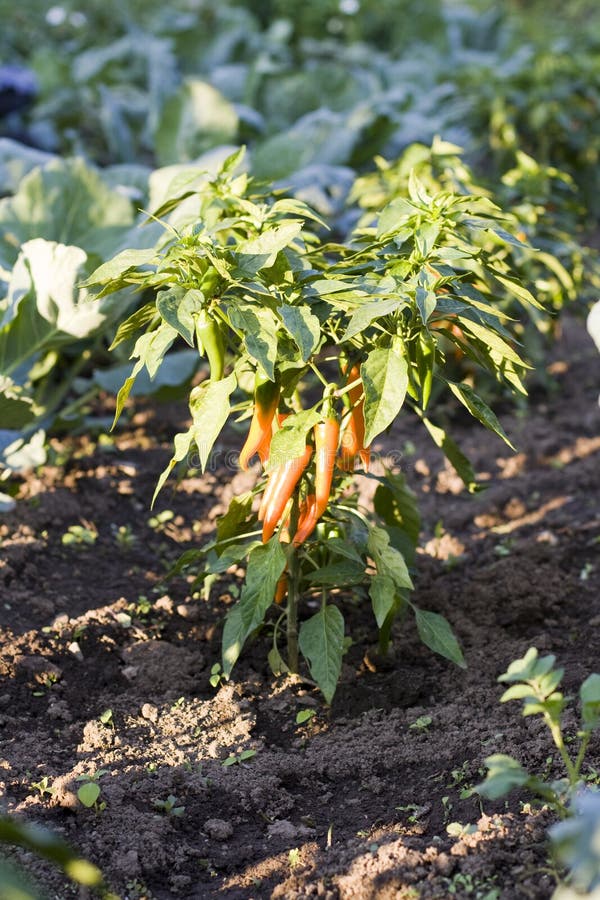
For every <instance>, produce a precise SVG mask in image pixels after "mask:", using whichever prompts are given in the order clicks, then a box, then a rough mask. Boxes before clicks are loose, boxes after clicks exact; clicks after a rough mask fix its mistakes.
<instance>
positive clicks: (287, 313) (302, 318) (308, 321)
mask: <svg viewBox="0 0 600 900" xmlns="http://www.w3.org/2000/svg"><path fill="white" fill-rule="evenodd" d="M277 312H278V313H279V314H280V316H281V318H282V319H283V324H284V325H285V327H286V328H287V330H288V331H289V333H290V335H291V336H292V338H293V339H294V341H295V342H296V344H297V346H298V349H299V350H300V355H301V357H302V361H303V362H307V361H308V360H309V359H310V357H311V355H312V353H313V352H314V350H315V349H316V347H317V345H318V343H319V340H320V337H321V323H320V322H319V320H318V318H317V317H316V316H314V315H313V314H312V313H311V312H310V310H309V308H308V307H307V306H288V305H287V304H284V305H283V306H280V307H279V308H278V310H277Z"/></svg>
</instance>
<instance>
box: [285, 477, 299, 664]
mask: <svg viewBox="0 0 600 900" xmlns="http://www.w3.org/2000/svg"><path fill="white" fill-rule="evenodd" d="M297 530H298V494H297V493H295V494H294V496H293V497H292V508H291V510H290V534H291V535H292V536H293V535H295V534H296V531H297ZM299 599H300V560H299V558H298V550H297V549H296V547H294V545H293V543H292V544H290V547H289V556H288V601H287V651H288V668H289V670H290V672H293V673H294V674H296V673H297V672H298V602H299Z"/></svg>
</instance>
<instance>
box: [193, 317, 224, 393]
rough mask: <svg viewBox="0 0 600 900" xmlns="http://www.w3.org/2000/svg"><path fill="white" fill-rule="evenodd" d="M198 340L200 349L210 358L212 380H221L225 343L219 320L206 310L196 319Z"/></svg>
mask: <svg viewBox="0 0 600 900" xmlns="http://www.w3.org/2000/svg"><path fill="white" fill-rule="evenodd" d="M196 340H197V342H198V349H199V350H200V352H201V353H202V352H204V353H205V354H206V358H207V359H208V364H209V366H210V380H211V381H220V380H221V378H222V377H223V371H224V368H225V345H224V343H223V335H222V334H221V329H220V328H219V324H218V322H216V321H215V319H213V318H211V317H210V316H209V315H208V313H207V312H206V310H202V312H201V313H200V314H199V315H198V317H197V319H196Z"/></svg>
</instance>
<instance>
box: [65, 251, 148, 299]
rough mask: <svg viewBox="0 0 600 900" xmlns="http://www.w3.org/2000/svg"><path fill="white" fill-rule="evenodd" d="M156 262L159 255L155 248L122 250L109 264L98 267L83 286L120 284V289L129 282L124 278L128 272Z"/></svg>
mask: <svg viewBox="0 0 600 900" xmlns="http://www.w3.org/2000/svg"><path fill="white" fill-rule="evenodd" d="M156 260H157V254H156V250H155V249H154V248H153V247H152V248H150V249H143V250H134V249H130V250H122V251H121V253H117V255H116V256H113V258H112V259H109V260H108V262H105V263H102V265H101V266H98V268H97V269H95V270H94V271H93V272H92V274H91V275H90V276H89V278H86V280H85V281H84V282H83V283H82V285H81V286H82V287H93V286H97V285H102V286H105V285H108V284H110V283H111V282H118V283H119V287H120V286H121V284H124V283H126V282H127V279H126V278H124V276H125V275H126V274H127V273H128V272H131V271H132V270H133V269H136V270H137V269H139V268H141V267H142V266H146V265H150V264H151V263H153V262H156ZM113 289H114V286H113Z"/></svg>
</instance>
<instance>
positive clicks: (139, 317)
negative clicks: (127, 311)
mask: <svg viewBox="0 0 600 900" xmlns="http://www.w3.org/2000/svg"><path fill="white" fill-rule="evenodd" d="M155 315H156V306H155V304H154V303H146V305H145V306H142V307H141V309H137V310H136V311H135V312H134V313H133V314H132V315H131V316H129V318H128V319H125V321H124V322H121V324H120V325H119V327H118V329H117V333H116V335H115V337H114V340H113V342H112V344H111V345H110V347H109V348H108V349H109V350H114V349H115V347H118V346H119V344H122V343H123V341H128V340H130V339H131V338H133V337H135V335H136V334H137V332H138V331H140V329H142V328H143V327H144V326H145V325H149V324H150V322H151V321H152V319H153V318H154V316H155Z"/></svg>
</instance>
